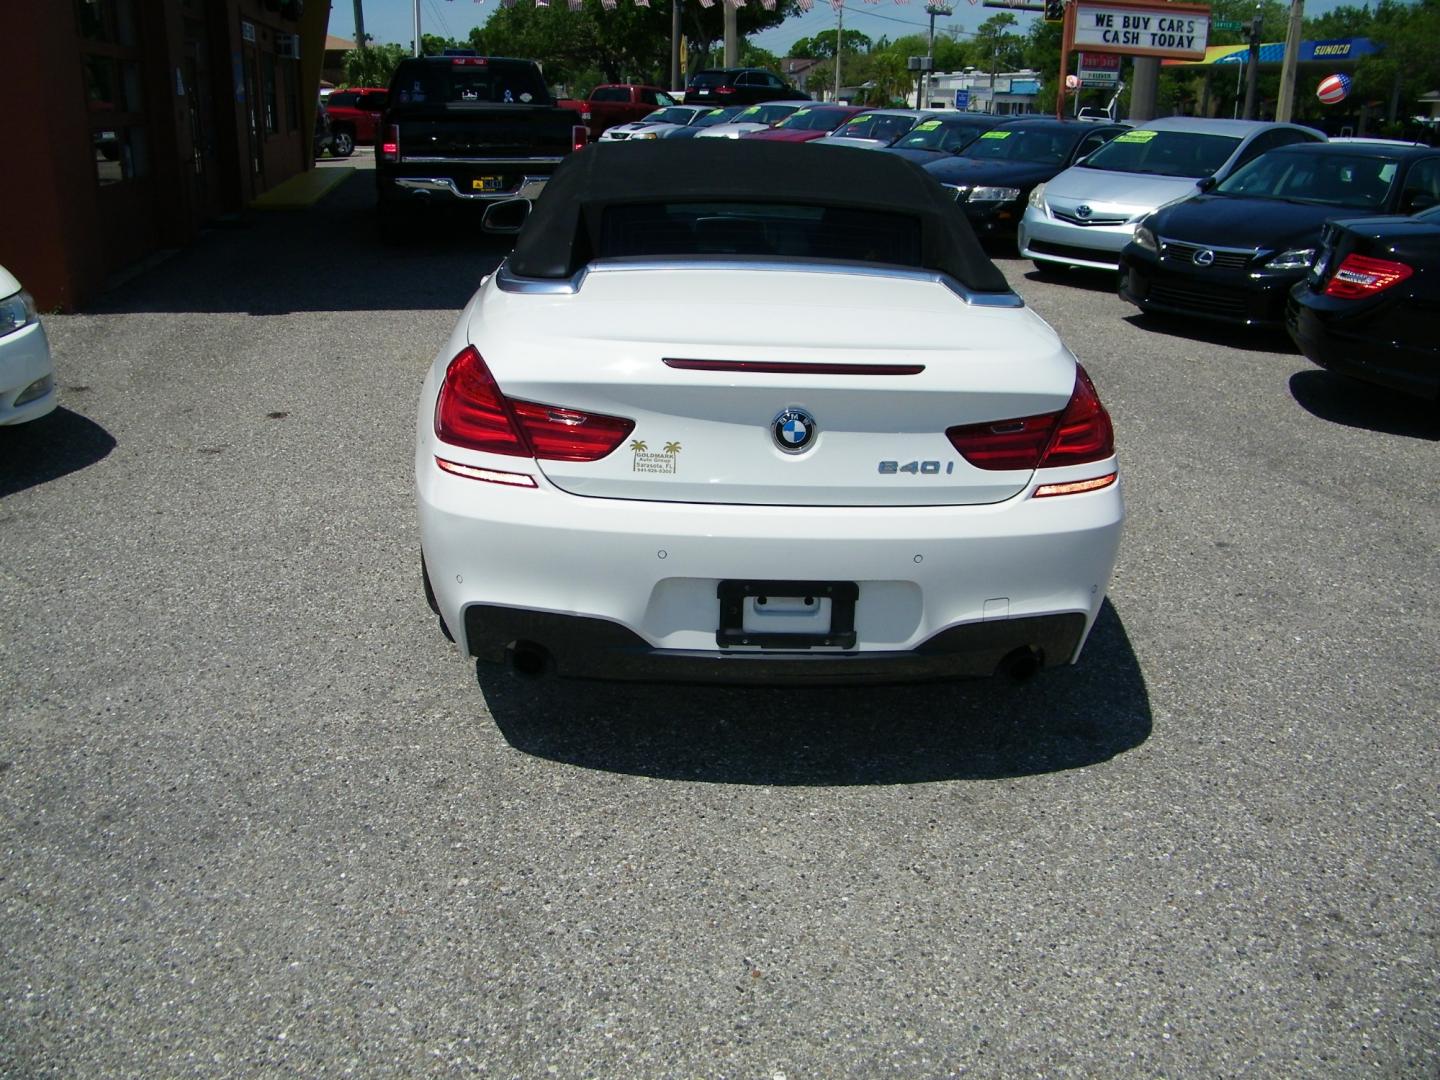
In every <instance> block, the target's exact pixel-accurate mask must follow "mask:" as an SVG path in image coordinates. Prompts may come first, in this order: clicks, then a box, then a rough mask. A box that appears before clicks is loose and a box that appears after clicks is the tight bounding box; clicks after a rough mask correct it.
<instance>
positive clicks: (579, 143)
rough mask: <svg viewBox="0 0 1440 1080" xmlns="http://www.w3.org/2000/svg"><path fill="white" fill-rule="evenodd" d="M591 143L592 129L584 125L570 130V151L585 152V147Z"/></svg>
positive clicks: (577, 125)
mask: <svg viewBox="0 0 1440 1080" xmlns="http://www.w3.org/2000/svg"><path fill="white" fill-rule="evenodd" d="M589 141H590V129H589V128H587V127H586V126H585V125H584V124H576V125H575V126H574V127H572V128H571V129H570V149H571V150H584V149H585V145H586V144H587V143H588V142H589Z"/></svg>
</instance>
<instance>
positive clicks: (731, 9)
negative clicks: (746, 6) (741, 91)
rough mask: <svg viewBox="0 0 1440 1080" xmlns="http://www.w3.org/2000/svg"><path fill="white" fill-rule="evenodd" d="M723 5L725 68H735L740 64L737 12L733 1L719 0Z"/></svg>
mask: <svg viewBox="0 0 1440 1080" xmlns="http://www.w3.org/2000/svg"><path fill="white" fill-rule="evenodd" d="M721 3H723V4H724V5H725V66H726V67H736V66H738V65H739V63H740V23H739V14H740V13H739V12H738V11H736V10H735V2H734V0H721Z"/></svg>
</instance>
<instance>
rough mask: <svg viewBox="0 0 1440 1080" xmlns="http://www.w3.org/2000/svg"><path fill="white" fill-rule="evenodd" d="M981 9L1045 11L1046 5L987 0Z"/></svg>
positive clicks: (1026, 0) (1020, 1)
mask: <svg viewBox="0 0 1440 1080" xmlns="http://www.w3.org/2000/svg"><path fill="white" fill-rule="evenodd" d="M980 6H981V7H998V8H1005V9H1007V10H1009V11H1044V10H1045V5H1044V4H1035V3H1031V2H1030V0H985V2H984V3H983V4H981V5H980Z"/></svg>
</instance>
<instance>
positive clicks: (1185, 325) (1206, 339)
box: [1122, 312, 1298, 353]
mask: <svg viewBox="0 0 1440 1080" xmlns="http://www.w3.org/2000/svg"><path fill="white" fill-rule="evenodd" d="M1122 318H1124V320H1125V321H1126V322H1127V323H1129V324H1130V325H1131V326H1133V327H1135V328H1136V329H1139V330H1144V331H1146V332H1147V333H1153V334H1164V335H1165V336H1166V337H1175V338H1184V339H1185V340H1186V341H1190V342H1195V343H1198V344H1204V345H1217V346H1220V347H1222V348H1226V349H1238V350H1239V351H1241V352H1263V353H1293V352H1297V351H1298V350H1297V349H1296V348H1295V343H1294V342H1293V341H1291V340H1290V335H1289V334H1287V333H1285V331H1284V330H1269V329H1262V328H1258V327H1248V326H1227V325H1225V324H1224V323H1213V322H1208V321H1206V320H1205V319H1190V318H1186V317H1185V316H1184V315H1160V314H1153V313H1150V314H1147V313H1145V312H1136V313H1135V314H1134V315H1125V316H1122Z"/></svg>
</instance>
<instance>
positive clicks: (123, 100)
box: [0, 0, 329, 310]
mask: <svg viewBox="0 0 1440 1080" xmlns="http://www.w3.org/2000/svg"><path fill="white" fill-rule="evenodd" d="M23 6H24V8H25V14H24V15H23V16H20V17H17V18H16V19H14V20H12V23H11V25H10V26H9V27H8V28H7V31H6V34H5V36H4V37H5V40H4V44H3V45H0V67H3V69H4V71H5V73H6V79H5V84H6V89H7V91H8V92H7V95H6V97H7V105H8V111H7V117H8V121H9V122H8V124H7V133H6V134H7V139H6V160H7V161H8V162H9V167H7V168H6V169H4V170H3V172H0V198H3V204H4V206H5V207H6V209H7V211H8V214H7V217H8V220H7V222H6V227H5V229H4V230H3V232H0V265H4V266H5V267H7V268H8V269H9V270H10V271H11V272H12V273H14V274H15V276H16V277H18V278H19V279H20V281H21V282H22V283H23V284H24V285H25V287H26V288H27V289H28V290H29V291H30V292H31V293H33V294H34V296H35V298H36V301H37V302H38V303H39V305H40V307H41V308H42V310H54V309H57V308H58V309H61V310H69V309H73V308H74V307H76V306H78V305H80V304H83V303H85V302H86V301H87V300H89V299H92V298H93V297H95V296H96V295H97V294H98V293H99V292H101V291H102V290H103V289H104V288H105V286H106V283H107V282H109V281H112V280H114V279H115V278H116V276H117V275H120V274H123V273H124V272H125V271H126V270H127V269H129V268H131V267H134V266H136V265H138V264H143V263H144V262H145V260H147V259H148V258H150V257H152V256H154V255H156V254H157V253H159V252H161V251H163V250H165V249H169V248H175V247H179V246H182V245H184V244H186V243H188V242H189V241H190V240H192V239H193V238H194V237H195V235H196V234H197V232H198V231H199V230H200V229H201V228H202V227H204V226H205V225H206V224H207V223H208V222H211V221H214V220H215V219H217V218H221V217H223V216H224V215H226V214H230V213H234V212H235V211H238V210H240V209H242V208H243V207H245V206H246V205H248V204H249V203H250V202H251V201H253V200H254V199H255V198H256V197H257V196H258V195H260V194H262V193H263V192H265V191H268V190H269V189H271V188H273V187H275V186H276V185H278V184H280V183H281V182H283V181H284V180H286V179H288V178H290V177H292V176H294V175H296V174H297V173H300V172H302V171H304V170H306V169H309V168H310V167H311V165H312V162H311V138H310V133H311V131H312V126H313V124H314V122H315V102H316V100H317V95H318V87H319V80H320V64H321V60H322V52H323V46H324V41H325V27H326V23H327V22H328V18H329V4H328V3H327V2H326V0H309V2H305V0H44V2H31V3H26V4H25V5H23Z"/></svg>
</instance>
